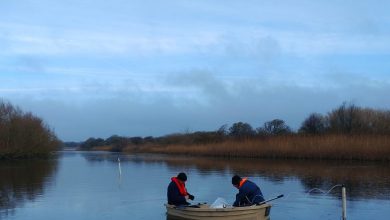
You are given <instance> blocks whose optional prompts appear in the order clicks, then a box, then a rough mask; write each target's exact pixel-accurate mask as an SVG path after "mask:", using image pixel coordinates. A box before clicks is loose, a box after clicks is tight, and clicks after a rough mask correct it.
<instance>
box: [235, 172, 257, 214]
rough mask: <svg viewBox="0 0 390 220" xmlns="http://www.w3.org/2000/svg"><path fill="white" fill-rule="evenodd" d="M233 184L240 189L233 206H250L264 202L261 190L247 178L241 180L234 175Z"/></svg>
mask: <svg viewBox="0 0 390 220" xmlns="http://www.w3.org/2000/svg"><path fill="white" fill-rule="evenodd" d="M232 184H233V186H234V187H236V188H237V189H238V193H237V194H236V201H234V203H233V206H236V207H237V206H249V205H254V204H259V203H261V202H263V201H264V197H263V193H262V192H261V190H260V188H259V187H258V186H257V185H256V184H255V183H254V182H252V181H250V180H248V179H247V178H241V177H240V176H238V175H234V176H233V177H232Z"/></svg>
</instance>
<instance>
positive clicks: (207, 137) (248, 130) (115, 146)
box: [80, 103, 390, 151]
mask: <svg viewBox="0 0 390 220" xmlns="http://www.w3.org/2000/svg"><path fill="white" fill-rule="evenodd" d="M316 135H318V136H324V135H390V111H388V110H378V109H372V108H363V107H359V106H356V105H354V104H347V103H343V104H342V105H340V106H339V107H337V108H335V109H333V110H331V111H330V112H328V113H327V114H325V115H322V114H320V113H312V114H310V115H309V116H308V117H307V118H305V119H304V121H303V122H302V123H301V126H300V127H299V129H298V130H296V131H294V130H293V129H291V128H290V126H288V125H287V124H286V123H285V121H284V120H282V119H273V120H271V121H267V122H265V123H264V124H263V125H262V126H260V127H257V128H253V127H252V126H251V125H250V124H249V123H246V122H236V123H234V124H232V125H231V126H230V127H229V126H228V125H223V126H221V127H220V128H219V129H217V130H215V131H196V132H186V133H174V134H169V135H165V136H162V137H152V136H148V137H122V136H118V135H113V136H111V137H109V138H107V139H102V138H92V137H91V138H88V139H87V140H86V141H84V142H82V143H80V148H81V149H82V150H91V149H93V148H95V147H99V146H110V150H111V151H122V150H123V149H124V148H125V147H129V146H131V147H137V146H147V145H159V146H168V145H173V144H180V145H194V144H195V145H196V144H210V143H220V142H223V141H227V140H232V139H233V140H239V139H256V138H257V139H266V138H271V137H275V136H316Z"/></svg>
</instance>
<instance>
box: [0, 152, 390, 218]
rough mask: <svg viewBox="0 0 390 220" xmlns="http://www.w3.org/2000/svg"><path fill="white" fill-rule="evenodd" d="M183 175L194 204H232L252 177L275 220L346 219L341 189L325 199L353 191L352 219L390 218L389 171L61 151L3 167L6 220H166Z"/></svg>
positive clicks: (0, 182) (1, 205)
mask: <svg viewBox="0 0 390 220" xmlns="http://www.w3.org/2000/svg"><path fill="white" fill-rule="evenodd" d="M118 157H119V158H120V161H121V162H120V168H121V175H120V172H119V164H118ZM182 171H184V172H186V173H187V175H188V181H187V189H188V191H189V192H190V193H192V194H194V195H195V202H208V203H212V202H213V201H214V200H215V199H217V198H218V197H222V198H224V199H226V200H227V201H228V202H230V203H232V202H233V201H234V198H235V194H236V193H237V190H236V189H235V188H233V187H232V185H231V183H230V182H231V177H232V175H233V174H240V175H242V176H247V177H249V178H250V179H251V180H252V181H254V182H256V183H257V184H258V185H259V186H260V188H261V189H262V191H263V194H264V196H265V197H267V198H272V197H275V196H277V195H279V194H284V195H285V197H284V198H282V199H279V200H275V201H274V202H273V205H274V206H273V208H272V210H271V219H273V220H275V219H276V220H277V219H340V218H341V188H340V187H337V186H336V187H335V188H334V189H333V190H332V191H331V192H329V193H326V192H327V191H328V190H329V189H331V188H332V187H333V186H335V185H338V184H345V185H346V186H347V198H348V201H347V219H388V217H389V216H390V175H389V174H390V166H389V164H383V163H356V162H353V163H352V162H345V163H341V162H334V161H325V162H315V161H280V160H248V159H234V160H227V159H215V158H188V157H177V156H175V157H172V156H161V155H124V154H115V153H107V152H61V153H59V156H58V158H57V159H52V160H32V161H16V162H1V163H0V193H1V194H0V195H1V198H0V219H14V220H21V219H59V220H62V219H63V220H70V219H72V220H73V219H76V220H78V219H80V220H81V219H83V220H88V219H91V220H92V219H93V220H99V219H102V220H103V219H104V220H107V219H110V220H111V219H114V220H115V219H156V220H159V219H162V220H165V219H167V217H166V214H165V208H164V206H163V204H164V202H165V200H166V187H167V185H168V184H169V181H170V178H171V177H172V176H175V175H176V174H177V173H178V172H182ZM320 190H322V191H324V192H325V193H322V192H321V191H320ZM309 191H311V193H307V192H309Z"/></svg>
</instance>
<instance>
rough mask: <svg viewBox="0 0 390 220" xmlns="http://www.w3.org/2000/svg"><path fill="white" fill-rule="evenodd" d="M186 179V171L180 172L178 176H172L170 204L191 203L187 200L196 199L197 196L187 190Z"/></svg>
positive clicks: (168, 193)
mask: <svg viewBox="0 0 390 220" xmlns="http://www.w3.org/2000/svg"><path fill="white" fill-rule="evenodd" d="M186 181H187V175H186V174H185V173H179V174H178V175H177V176H176V177H172V178H171V183H169V185H168V191H167V197H168V204H169V205H175V206H180V205H190V203H189V202H187V200H188V199H190V200H194V198H195V197H194V196H193V195H191V194H189V193H188V192H187V189H186V185H185V182H186Z"/></svg>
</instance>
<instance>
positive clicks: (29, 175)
mask: <svg viewBox="0 0 390 220" xmlns="http://www.w3.org/2000/svg"><path fill="white" fill-rule="evenodd" d="M56 168H57V160H24V161H1V162H0V219H1V217H4V216H8V215H10V214H12V213H13V212H14V210H15V208H18V207H21V206H23V204H24V203H26V202H31V201H34V200H35V199H36V198H37V197H40V196H42V195H43V193H44V191H45V187H46V185H47V183H48V182H50V181H48V180H49V179H50V178H51V177H52V176H53V175H54V173H55V172H56Z"/></svg>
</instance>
